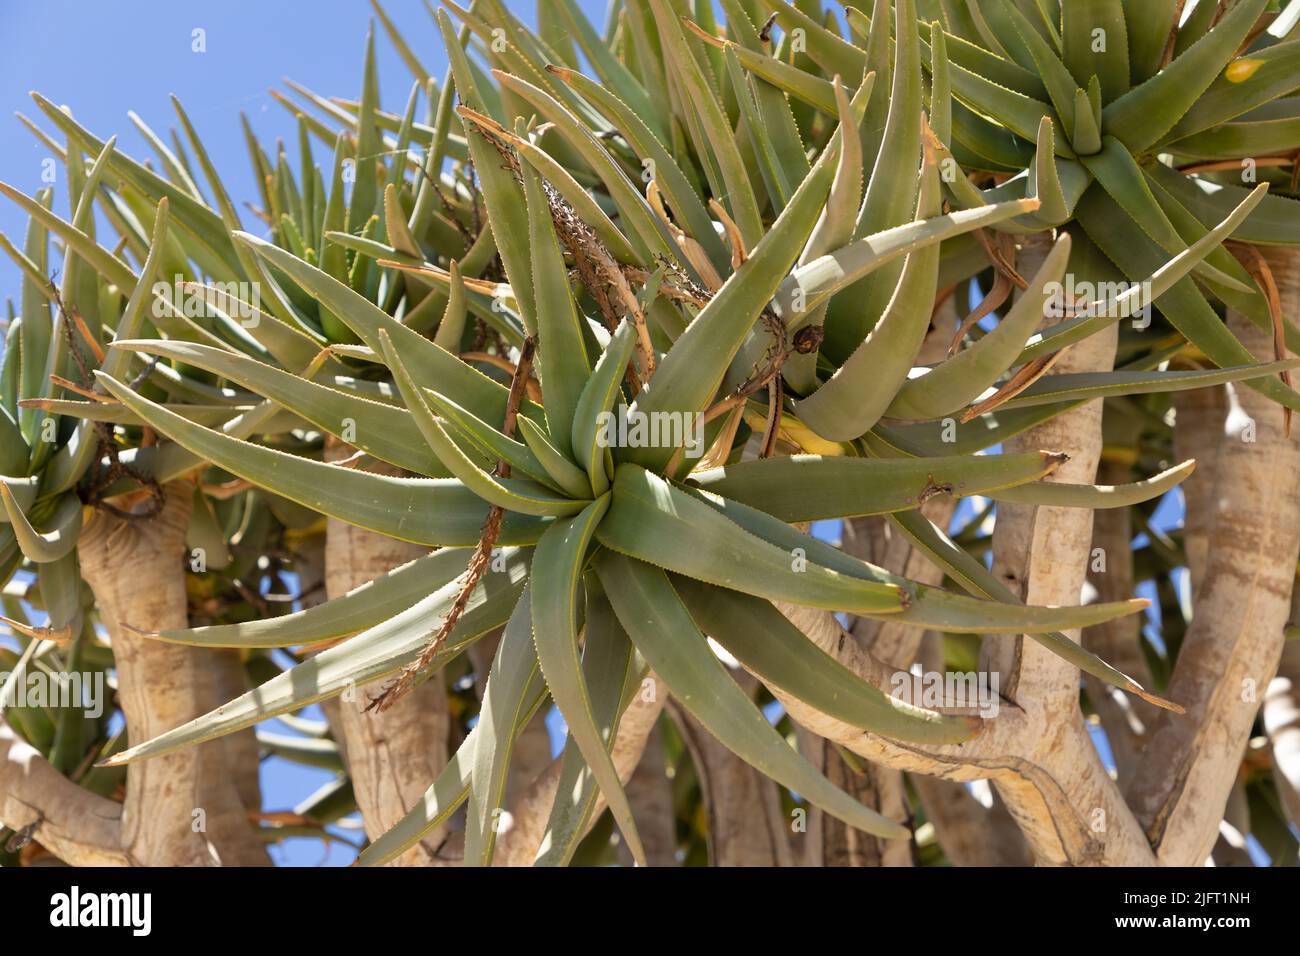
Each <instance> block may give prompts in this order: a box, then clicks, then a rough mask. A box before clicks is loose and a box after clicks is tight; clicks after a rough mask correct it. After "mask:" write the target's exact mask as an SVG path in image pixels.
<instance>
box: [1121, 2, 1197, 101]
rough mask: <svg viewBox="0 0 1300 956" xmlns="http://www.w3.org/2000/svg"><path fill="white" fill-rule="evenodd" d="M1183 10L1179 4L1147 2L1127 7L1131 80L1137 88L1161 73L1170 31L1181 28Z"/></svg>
mask: <svg viewBox="0 0 1300 956" xmlns="http://www.w3.org/2000/svg"><path fill="white" fill-rule="evenodd" d="M1182 7H1183V5H1182V3H1180V2H1179V0H1147V2H1145V3H1141V4H1131V3H1130V4H1125V5H1124V16H1125V25H1126V28H1127V31H1128V66H1129V79H1130V81H1131V83H1132V84H1133V85H1137V84H1139V83H1142V82H1144V81H1145V80H1148V79H1150V78H1151V77H1152V76H1153V75H1155V73H1156V71H1157V70H1159V69H1160V62H1161V60H1163V59H1164V55H1165V46H1166V45H1167V44H1168V43H1169V31H1170V30H1172V29H1173V28H1174V27H1175V26H1176V25H1177V17H1178V15H1179V14H1180V13H1181V12H1182Z"/></svg>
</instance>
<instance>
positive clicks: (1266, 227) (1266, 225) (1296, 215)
mask: <svg viewBox="0 0 1300 956" xmlns="http://www.w3.org/2000/svg"><path fill="white" fill-rule="evenodd" d="M1146 172H1147V175H1149V176H1151V178H1152V179H1154V180H1155V181H1156V183H1158V184H1159V185H1160V186H1161V187H1162V188H1163V189H1165V190H1166V191H1167V192H1168V193H1170V195H1172V196H1174V197H1175V198H1176V199H1177V200H1178V201H1179V202H1181V203H1182V204H1183V205H1184V206H1186V207H1187V208H1188V209H1189V210H1190V211H1191V212H1192V213H1193V214H1195V215H1196V217H1197V218H1198V219H1200V220H1201V222H1202V223H1203V224H1205V225H1208V224H1209V223H1212V222H1218V221H1221V220H1222V219H1224V218H1225V217H1226V216H1229V215H1231V214H1232V212H1233V210H1234V209H1236V208H1238V207H1239V206H1240V204H1241V203H1242V202H1244V201H1245V200H1246V199H1248V198H1249V197H1250V196H1251V195H1252V194H1253V193H1254V192H1257V191H1258V190H1259V189H1260V188H1261V186H1264V185H1267V184H1264V183H1261V184H1260V186H1256V187H1255V188H1254V189H1253V190H1247V189H1245V188H1244V187H1242V186H1237V185H1234V184H1230V183H1214V182H1210V181H1209V180H1207V179H1202V178H1200V177H1197V176H1185V175H1183V174H1182V173H1180V172H1178V171H1177V170H1175V169H1170V168H1168V167H1167V166H1164V165H1162V164H1160V163H1155V164H1152V165H1151V166H1150V167H1147V170H1146ZM1232 238H1234V239H1240V240H1241V241H1242V242H1254V243H1260V244H1263V245H1279V244H1280V245H1291V244H1295V243H1300V202H1298V201H1297V200H1295V199H1291V198H1289V197H1287V196H1275V195H1272V194H1269V195H1267V196H1265V197H1264V198H1263V199H1262V200H1261V201H1260V202H1259V205H1258V207H1256V208H1255V209H1253V210H1252V212H1251V213H1250V215H1249V216H1247V217H1246V219H1245V220H1244V221H1243V222H1242V223H1241V224H1240V225H1239V226H1238V227H1237V228H1236V229H1234V230H1233V232H1232Z"/></svg>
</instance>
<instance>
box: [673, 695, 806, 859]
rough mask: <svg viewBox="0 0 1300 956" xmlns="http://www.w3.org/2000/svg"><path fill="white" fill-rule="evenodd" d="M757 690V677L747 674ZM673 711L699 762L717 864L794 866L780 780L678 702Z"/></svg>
mask: <svg viewBox="0 0 1300 956" xmlns="http://www.w3.org/2000/svg"><path fill="white" fill-rule="evenodd" d="M741 677H742V681H741V683H742V685H744V686H747V688H748V689H750V690H751V691H752V689H753V686H754V683H755V682H754V681H753V680H752V678H749V676H748V675H747V674H746V675H741ZM669 711H670V713H671V714H672V716H673V719H674V721H675V722H676V724H677V729H678V731H679V732H680V733H681V736H682V739H683V740H684V741H685V742H686V749H687V751H688V752H689V753H690V755H691V762H692V763H693V764H694V765H695V776H696V779H698V780H699V782H700V798H701V800H702V801H703V804H704V814H705V820H706V827H707V839H708V848H709V863H710V865H711V866H722V867H730V866H789V865H790V864H791V862H792V858H791V852H790V833H791V829H790V820H789V818H787V817H786V816H785V815H784V814H783V813H782V811H781V795H780V793H779V792H778V791H777V788H776V783H775V782H773V781H772V780H771V778H769V777H765V776H763V774H761V773H759V772H758V771H757V770H755V769H754V768H753V767H751V766H750V765H749V764H747V763H745V762H744V761H743V760H741V759H740V758H739V757H737V756H736V755H735V754H734V753H732V752H731V751H730V750H728V749H727V748H726V747H725V746H723V745H722V744H721V743H719V742H718V739H717V738H716V737H714V736H713V735H712V734H711V733H709V732H708V730H706V729H705V728H704V726H703V725H702V724H701V723H700V722H699V721H698V720H696V719H695V718H694V717H693V716H691V714H690V713H689V712H688V711H687V710H686V709H685V708H683V707H682V706H680V705H679V704H677V702H676V701H674V702H672V703H671V704H670V705H669Z"/></svg>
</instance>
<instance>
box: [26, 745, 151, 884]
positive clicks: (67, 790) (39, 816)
mask: <svg viewBox="0 0 1300 956" xmlns="http://www.w3.org/2000/svg"><path fill="white" fill-rule="evenodd" d="M0 823H3V824H4V825H5V826H7V827H9V828H10V829H11V830H15V831H18V830H22V829H24V828H26V827H29V826H31V825H32V824H37V826H36V828H35V829H34V830H32V831H31V833H32V837H33V838H34V839H36V840H39V841H40V843H41V845H42V846H43V847H45V848H46V849H47V850H49V851H50V852H51V853H53V854H54V855H55V856H57V857H58V858H59V859H60V860H62V861H63V862H65V863H68V864H70V865H72V866H128V865H130V863H131V862H132V861H131V859H130V857H129V856H128V854H127V852H126V851H125V850H124V849H122V847H121V840H120V836H121V826H122V805H121V804H120V803H117V802H115V801H113V800H109V799H107V798H106V797H101V796H99V795H98V794H94V793H91V792H90V791H89V790H83V789H81V787H79V786H77V785H76V784H75V783H73V782H72V781H71V780H69V779H68V778H67V777H65V776H63V774H61V773H59V772H58V771H57V770H55V769H54V767H52V766H50V764H49V762H48V761H47V760H46V759H45V758H44V757H43V756H41V754H40V752H39V751H38V750H37V749H36V748H35V747H32V746H31V745H30V744H28V743H27V742H26V741H24V740H23V739H22V738H21V737H19V736H18V735H17V734H16V733H14V731H13V729H12V728H11V727H10V726H9V724H8V722H7V721H4V720H0Z"/></svg>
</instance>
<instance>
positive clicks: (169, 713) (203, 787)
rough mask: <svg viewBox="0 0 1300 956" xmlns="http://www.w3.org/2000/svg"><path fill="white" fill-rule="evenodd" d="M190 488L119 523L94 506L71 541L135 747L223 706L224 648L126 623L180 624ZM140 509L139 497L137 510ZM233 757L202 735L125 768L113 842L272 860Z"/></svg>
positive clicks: (145, 851)
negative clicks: (161, 637)
mask: <svg viewBox="0 0 1300 956" xmlns="http://www.w3.org/2000/svg"><path fill="white" fill-rule="evenodd" d="M191 489H192V486H191V485H189V484H188V483H186V482H175V483H173V484H171V485H168V486H167V487H166V488H165V489H164V491H165V496H166V497H165V504H164V507H163V508H162V510H161V511H160V512H159V513H158V514H156V515H154V516H152V517H147V518H146V517H137V518H135V519H134V520H125V519H122V518H119V517H116V516H114V515H111V514H109V513H107V512H104V511H99V512H96V514H95V515H94V517H92V518H91V519H90V520H89V521H88V522H87V524H86V526H85V527H84V528H83V530H82V532H81V537H80V540H79V543H78V553H79V555H80V559H81V570H82V575H83V576H84V577H85V579H86V581H87V583H88V584H89V585H90V587H91V589H92V590H93V591H94V594H95V599H96V604H97V606H98V609H99V615H100V619H101V621H102V622H103V623H104V626H105V627H106V628H107V629H108V632H109V635H110V637H111V639H112V643H113V657H114V661H115V665H116V668H117V679H118V700H119V703H120V705H121V707H122V712H123V714H124V715H125V717H126V725H127V729H128V732H129V735H130V740H131V742H132V743H140V742H142V741H145V740H150V739H152V738H154V737H157V736H158V735H159V734H161V733H163V732H164V731H167V730H171V729H172V728H174V727H178V726H180V725H181V724H183V723H186V722H187V721H189V720H192V719H193V718H195V717H198V716H200V715H201V714H204V713H206V712H207V711H209V710H211V709H213V708H214V707H216V706H218V705H219V704H221V703H224V699H223V698H220V697H219V694H218V686H217V679H216V677H215V672H216V671H218V670H220V669H221V660H222V653H223V652H219V651H211V650H203V649H199V648H192V647H185V646H183V645H178V644H167V643H163V642H161V641H156V640H153V639H151V638H145V637H142V636H140V634H139V633H137V632H136V631H135V630H132V629H128V628H127V627H124V625H130V626H131V628H134V629H138V630H142V631H154V630H163V629H168V628H184V627H186V626H187V625H188V617H187V611H186V606H187V604H186V594H185V565H184V563H183V559H184V555H185V531H186V527H187V525H188V522H189V515H190V502H191ZM145 506H146V502H144V501H141V502H138V503H137V505H136V509H137V511H139V510H141V509H143V508H144V507H145ZM231 753H232V749H231V746H230V745H228V744H227V743H226V742H223V741H211V742H209V743H205V744H200V745H199V746H197V747H187V748H185V749H183V750H180V751H178V752H176V753H173V754H168V755H166V756H162V757H155V758H152V759H150V760H145V761H141V762H138V763H135V764H132V765H131V766H130V769H129V770H128V772H127V785H126V801H125V804H124V806H123V809H122V818H121V824H122V827H121V834H120V837H119V840H120V846H121V847H122V848H123V850H124V852H125V854H126V856H127V858H128V859H129V860H130V861H131V862H133V863H138V864H144V865H153V866H161V865H168V866H175V865H188V866H196V865H197V866H210V865H222V864H224V865H240V866H249V865H266V864H268V863H269V860H268V858H267V856H266V850H265V847H264V846H263V844H262V842H261V840H260V839H259V838H258V836H257V833H256V832H255V830H254V828H253V825H252V824H251V823H250V821H249V818H248V814H249V812H250V811H254V810H259V809H260V806H248V805H246V804H245V803H244V802H243V800H242V799H241V793H240V790H241V787H240V786H239V785H238V784H237V782H236V781H237V780H238V775H237V774H235V773H234V768H233V767H232V766H231V765H230V763H229V757H230V755H231ZM244 789H245V791H246V790H247V788H246V787H245V788H244ZM245 795H247V793H246V794H245Z"/></svg>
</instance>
